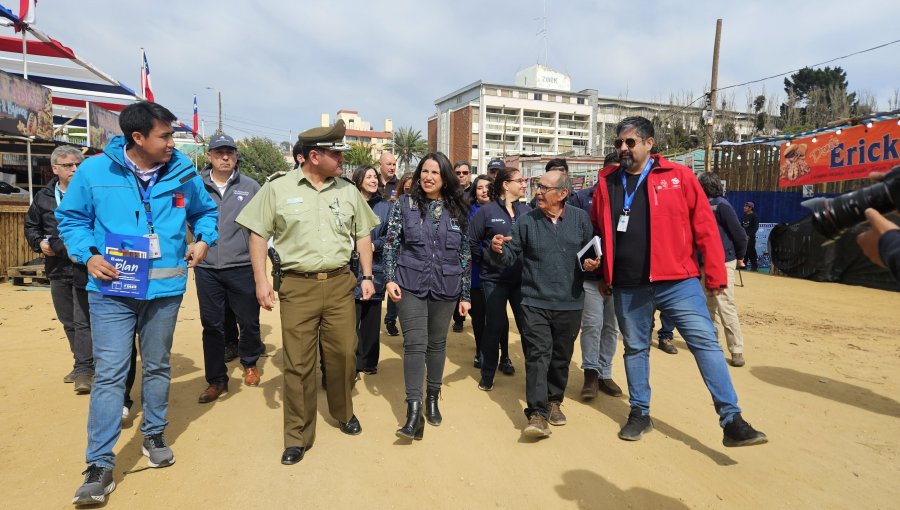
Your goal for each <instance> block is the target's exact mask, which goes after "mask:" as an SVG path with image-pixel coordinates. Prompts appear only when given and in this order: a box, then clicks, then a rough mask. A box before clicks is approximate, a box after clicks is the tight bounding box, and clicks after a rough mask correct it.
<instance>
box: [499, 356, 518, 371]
mask: <svg viewBox="0 0 900 510" xmlns="http://www.w3.org/2000/svg"><path fill="white" fill-rule="evenodd" d="M497 370H499V371H501V372H503V373H504V374H506V375H513V374H515V373H516V367H514V366H513V364H512V360H511V359H509V358H503V359H501V360H500V365H499V366H497Z"/></svg>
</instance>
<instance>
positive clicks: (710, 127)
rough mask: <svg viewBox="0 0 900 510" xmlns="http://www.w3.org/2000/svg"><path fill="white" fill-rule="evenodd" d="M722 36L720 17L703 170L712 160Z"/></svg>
mask: <svg viewBox="0 0 900 510" xmlns="http://www.w3.org/2000/svg"><path fill="white" fill-rule="evenodd" d="M721 38H722V18H719V19H717V20H716V43H715V46H713V63H712V79H710V81H709V109H710V117H709V122H708V126H707V133H708V134H707V139H706V156H705V157H704V161H703V170H704V171H706V172H709V171H710V170H711V168H710V164H711V161H712V148H713V137H714V136H715V123H716V87H718V81H719V41H720V40H721Z"/></svg>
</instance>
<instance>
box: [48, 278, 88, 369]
mask: <svg viewBox="0 0 900 510" xmlns="http://www.w3.org/2000/svg"><path fill="white" fill-rule="evenodd" d="M50 299H52V300H53V308H54V309H55V310H56V318H57V319H59V322H60V324H62V326H63V330H65V332H66V338H68V339H69V349H70V350H71V351H72V356H73V357H74V358H75V363H74V365H73V367H72V368H73V370H72V371H73V372H74V374H75V375H94V352H93V345H92V342H91V316H90V308H89V305H88V294H87V291H86V290H84V289H79V288H78V287H77V286H76V285H75V284H73V283H72V280H50Z"/></svg>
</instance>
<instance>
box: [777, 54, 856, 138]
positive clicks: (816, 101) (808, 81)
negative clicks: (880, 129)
mask: <svg viewBox="0 0 900 510" xmlns="http://www.w3.org/2000/svg"><path fill="white" fill-rule="evenodd" d="M847 89H848V82H847V72H846V71H844V70H843V69H841V68H840V67H834V68H831V67H825V68H823V69H812V68H809V67H804V68H803V69H801V70H799V71H797V72H796V73H794V74H792V75H791V77H790V78H785V79H784V91H785V92H786V93H787V95H788V100H787V102H785V103H784V104H783V105H782V107H781V116H782V117H783V118H784V119H785V122H784V125H785V129H791V128H794V127H797V126H800V125H804V126H806V125H809V126H813V127H816V128H818V127H822V126H824V125H826V124H828V123H829V122H831V121H834V120H837V119H843V118H847V117H849V116H851V115H862V114H865V113H866V112H867V111H868V110H869V105H868V104H863V105H861V104H860V103H859V100H858V99H857V95H856V92H850V93H848V91H847Z"/></svg>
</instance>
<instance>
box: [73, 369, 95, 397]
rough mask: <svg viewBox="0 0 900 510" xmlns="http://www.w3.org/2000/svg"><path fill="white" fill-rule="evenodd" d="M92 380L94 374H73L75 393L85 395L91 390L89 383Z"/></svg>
mask: <svg viewBox="0 0 900 510" xmlns="http://www.w3.org/2000/svg"><path fill="white" fill-rule="evenodd" d="M93 382H94V376H92V375H88V374H81V375H76V376H75V388H74V389H75V393H77V394H79V395H87V394H88V393H90V392H91V384H92V383H93Z"/></svg>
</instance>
